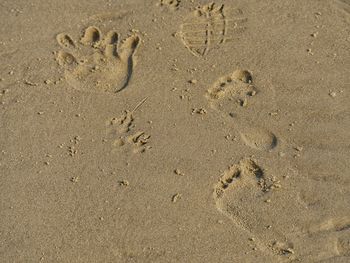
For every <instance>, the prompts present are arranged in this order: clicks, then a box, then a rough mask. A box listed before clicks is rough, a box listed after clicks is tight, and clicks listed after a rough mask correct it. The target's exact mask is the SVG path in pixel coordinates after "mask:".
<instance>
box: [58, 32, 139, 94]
mask: <svg viewBox="0 0 350 263" xmlns="http://www.w3.org/2000/svg"><path fill="white" fill-rule="evenodd" d="M57 42H58V44H59V45H60V46H61V47H62V49H61V50H60V51H59V52H58V53H57V57H56V59H57V62H58V64H59V65H60V66H61V67H62V68H63V69H64V74H65V77H66V79H67V81H68V83H69V84H70V85H71V86H72V87H74V88H76V89H78V90H83V91H89V92H94V91H96V92H98V91H105V92H113V93H115V92H119V91H121V90H123V89H124V88H126V87H127V86H128V83H129V81H130V78H131V75H132V71H133V67H134V61H133V55H134V54H135V51H136V49H137V47H138V45H139V42H140V38H139V37H138V36H136V35H132V36H130V37H128V38H126V39H124V40H123V41H122V43H121V44H120V43H119V34H118V33H117V32H115V31H109V32H108V33H107V34H106V35H105V36H104V37H103V36H102V33H101V31H100V30H99V29H98V28H97V27H95V26H90V27H88V28H86V29H85V31H84V34H83V36H82V38H81V39H80V41H79V43H77V42H75V41H74V40H73V39H72V38H71V37H70V36H69V35H67V34H65V33H61V34H58V35H57Z"/></svg>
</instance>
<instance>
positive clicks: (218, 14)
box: [180, 3, 247, 56]
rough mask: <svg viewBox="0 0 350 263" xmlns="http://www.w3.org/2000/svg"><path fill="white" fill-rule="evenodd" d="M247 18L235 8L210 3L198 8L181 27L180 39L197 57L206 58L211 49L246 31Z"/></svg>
mask: <svg viewBox="0 0 350 263" xmlns="http://www.w3.org/2000/svg"><path fill="white" fill-rule="evenodd" d="M246 21H247V19H246V18H244V17H242V11H241V10H240V9H235V8H231V9H230V8H226V7H225V6H224V5H219V6H216V5H215V4H214V3H210V4H207V5H204V6H200V7H198V8H197V9H196V10H195V11H194V12H193V13H191V14H190V15H189V16H188V17H186V18H185V19H184V21H183V23H182V25H181V31H180V37H181V40H182V42H183V44H184V45H185V47H187V49H188V50H189V51H190V52H191V53H192V54H193V55H195V56H205V55H207V54H208V52H209V51H210V49H212V48H216V47H218V46H219V45H221V44H223V43H225V42H227V41H231V40H233V38H234V37H235V36H236V35H237V34H239V33H240V32H242V31H244V29H245V26H244V23H245V22H246Z"/></svg>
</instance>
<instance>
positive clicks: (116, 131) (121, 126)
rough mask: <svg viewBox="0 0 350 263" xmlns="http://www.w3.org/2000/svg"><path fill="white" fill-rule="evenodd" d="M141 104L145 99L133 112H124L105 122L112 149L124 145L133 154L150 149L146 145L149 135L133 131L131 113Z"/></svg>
mask: <svg viewBox="0 0 350 263" xmlns="http://www.w3.org/2000/svg"><path fill="white" fill-rule="evenodd" d="M143 102H145V99H144V100H143V101H142V102H141V103H140V104H138V106H136V108H135V109H134V110H133V111H131V112H130V111H124V112H123V114H122V115H121V116H120V117H119V118H112V119H111V120H109V121H108V122H107V133H108V134H107V136H108V138H109V139H110V140H112V146H113V147H116V148H123V147H124V146H125V145H129V146H131V147H132V149H133V152H134V153H144V152H145V151H146V150H149V149H151V148H152V147H151V146H149V145H148V143H149V140H150V138H151V136H150V135H148V134H146V133H145V132H144V131H136V132H135V131H133V130H134V126H133V122H134V117H133V113H134V112H135V111H136V110H137V108H138V107H140V106H141V104H142V103H143Z"/></svg>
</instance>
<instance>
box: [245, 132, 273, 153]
mask: <svg viewBox="0 0 350 263" xmlns="http://www.w3.org/2000/svg"><path fill="white" fill-rule="evenodd" d="M239 134H240V135H241V138H242V141H243V142H244V143H245V144H246V145H247V146H249V147H250V148H253V149H256V150H261V151H270V150H272V149H273V148H275V147H276V146H277V137H276V135H274V134H273V133H272V132H270V131H269V130H266V129H263V128H259V127H248V128H243V129H241V130H240V131H239Z"/></svg>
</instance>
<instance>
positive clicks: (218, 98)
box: [206, 69, 258, 110]
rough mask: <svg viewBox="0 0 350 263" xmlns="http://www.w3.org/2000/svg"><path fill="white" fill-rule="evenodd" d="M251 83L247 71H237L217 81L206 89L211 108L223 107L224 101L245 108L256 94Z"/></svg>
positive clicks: (250, 77)
mask: <svg viewBox="0 0 350 263" xmlns="http://www.w3.org/2000/svg"><path fill="white" fill-rule="evenodd" d="M252 82H253V77H252V74H251V73H250V72H249V71H247V70H241V69H237V70H235V71H234V72H233V73H232V74H229V75H226V76H223V77H220V78H219V79H217V80H216V81H215V83H214V84H213V85H212V86H211V87H210V88H209V89H208V91H207V94H206V96H207V98H208V100H209V102H210V103H211V106H212V107H213V108H215V109H218V110H221V108H222V107H223V104H222V103H223V102H224V100H229V101H230V104H236V105H238V106H240V107H245V106H247V104H248V101H249V99H250V98H251V97H254V96H255V95H256V94H257V92H258V90H257V88H256V87H255V86H254V85H253V84H252Z"/></svg>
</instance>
